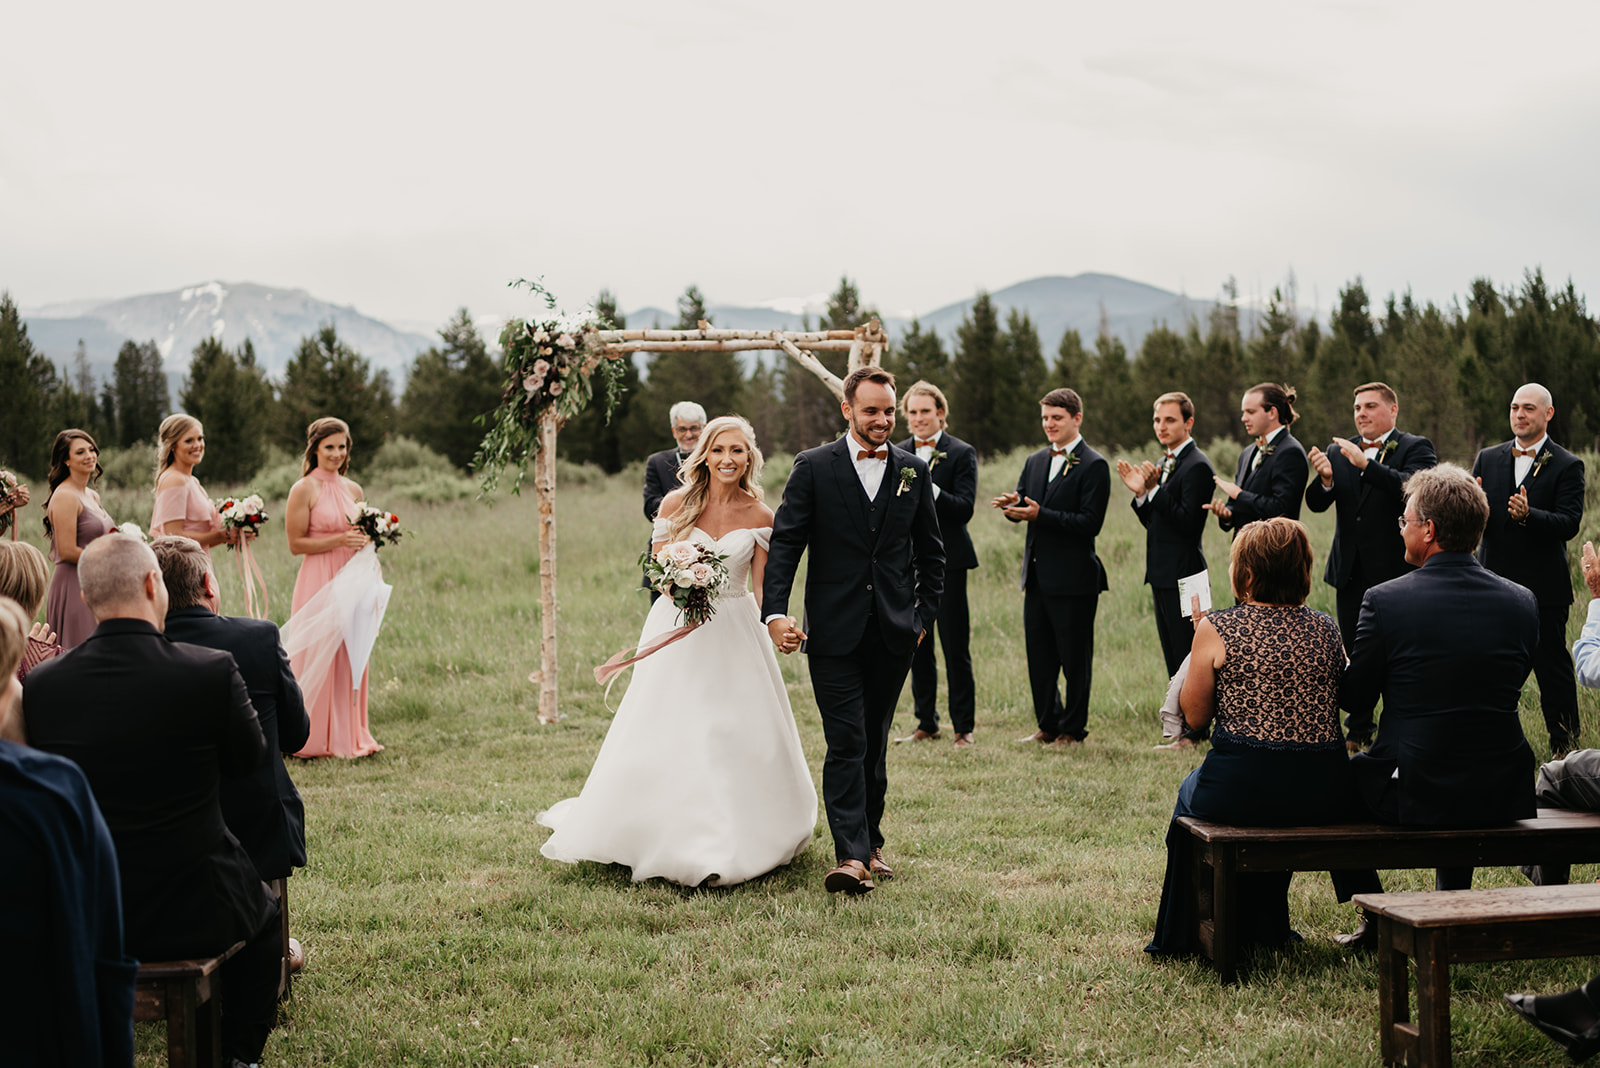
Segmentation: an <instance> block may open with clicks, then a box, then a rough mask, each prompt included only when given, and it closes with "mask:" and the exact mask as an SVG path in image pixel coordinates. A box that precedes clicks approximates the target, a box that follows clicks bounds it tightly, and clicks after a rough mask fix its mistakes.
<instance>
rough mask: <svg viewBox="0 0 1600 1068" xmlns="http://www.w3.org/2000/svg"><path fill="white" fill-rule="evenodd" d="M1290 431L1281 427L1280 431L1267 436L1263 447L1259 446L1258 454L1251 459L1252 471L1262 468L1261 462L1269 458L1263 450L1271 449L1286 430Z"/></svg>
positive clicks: (1257, 448)
mask: <svg viewBox="0 0 1600 1068" xmlns="http://www.w3.org/2000/svg"><path fill="white" fill-rule="evenodd" d="M1288 429H1289V428H1288V427H1286V426H1280V427H1279V428H1278V429H1276V430H1274V431H1273V432H1272V433H1270V434H1268V435H1267V440H1266V441H1265V442H1264V443H1262V444H1261V445H1257V446H1256V454H1255V456H1253V457H1251V459H1250V470H1252V471H1254V470H1255V469H1256V468H1258V467H1260V466H1261V461H1262V460H1265V459H1266V458H1267V457H1266V454H1265V453H1263V452H1262V451H1261V450H1262V449H1264V448H1269V447H1271V445H1272V443H1273V442H1274V441H1277V440H1278V435H1280V434H1282V433H1283V432H1284V431H1285V430H1288Z"/></svg>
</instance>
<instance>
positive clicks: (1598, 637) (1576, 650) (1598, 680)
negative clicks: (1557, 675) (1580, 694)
mask: <svg viewBox="0 0 1600 1068" xmlns="http://www.w3.org/2000/svg"><path fill="white" fill-rule="evenodd" d="M1572 664H1573V667H1574V668H1576V669H1577V676H1578V681H1579V682H1581V683H1582V684H1583V685H1585V686H1594V687H1597V688H1600V597H1596V598H1595V599H1594V600H1592V601H1590V602H1589V618H1588V619H1587V620H1585V621H1584V624H1583V632H1582V633H1581V634H1579V635H1578V640H1577V641H1575V642H1573V643H1572Z"/></svg>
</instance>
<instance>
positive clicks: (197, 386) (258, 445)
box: [178, 337, 273, 483]
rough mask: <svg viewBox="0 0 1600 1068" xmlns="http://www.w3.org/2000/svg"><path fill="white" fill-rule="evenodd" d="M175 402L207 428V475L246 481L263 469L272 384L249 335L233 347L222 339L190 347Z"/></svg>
mask: <svg viewBox="0 0 1600 1068" xmlns="http://www.w3.org/2000/svg"><path fill="white" fill-rule="evenodd" d="M178 403H179V404H180V405H182V407H183V410H184V411H185V412H187V413H188V414H189V415H192V416H194V417H195V418H196V419H198V420H200V422H201V424H202V425H203V426H204V427H205V431H206V458H205V473H206V478H208V479H210V480H213V481H216V482H221V483H232V482H244V481H246V480H248V479H249V478H250V477H251V476H253V475H254V474H255V473H256V472H257V471H259V470H260V469H261V464H262V462H263V461H264V460H265V459H266V452H267V436H268V433H269V432H270V430H271V419H272V407H273V396H272V385H271V383H269V382H268V381H267V376H266V375H265V374H264V373H262V370H261V368H260V367H259V366H257V365H256V354H255V346H254V345H253V344H252V343H251V342H250V339H249V338H246V339H245V340H244V343H243V344H241V345H240V346H239V349H238V351H232V350H230V349H228V348H227V347H225V346H224V345H223V344H222V339H221V338H216V337H208V338H206V339H205V340H204V341H202V342H200V344H198V345H196V346H195V347H194V353H193V355H192V356H191V357H190V360H189V373H188V376H187V377H186V378H185V379H184V382H183V388H182V389H181V390H180V391H179V393H178Z"/></svg>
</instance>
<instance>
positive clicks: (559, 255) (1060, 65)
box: [0, 0, 1600, 323]
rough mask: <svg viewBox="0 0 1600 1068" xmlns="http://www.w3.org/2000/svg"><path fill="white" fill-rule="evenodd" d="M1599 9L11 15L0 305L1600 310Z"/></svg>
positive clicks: (831, 6)
mask: <svg viewBox="0 0 1600 1068" xmlns="http://www.w3.org/2000/svg"><path fill="white" fill-rule="evenodd" d="M1597 31H1600V5H1597V4H1593V3H1581V4H1580V3H1566V4H1537V3H1523V4H1517V5H1512V4H1506V3H1503V2H1502V3H1494V4H1488V3H1463V2H1460V0H1456V2H1451V3H1405V2H1402V0H1389V2H1384V3H1365V2H1347V3H1318V4H1312V3H1302V4H1296V3H1284V2H1282V0H1275V2H1264V3H1235V2H1225V3H1211V4H1196V3H1193V2H1192V0H1173V2H1160V3H1122V4H1110V3H1103V2H1102V3H1095V4H1092V5H1091V4H1085V3H1078V2H1061V0H1036V2H1032V3H1011V2H1005V0H988V2H985V3H971V2H968V3H962V4H959V5H958V4H949V3H943V2H930V0H918V2H915V3H874V2H871V0H856V2H853V3H831V2H818V0H810V2H807V3H800V4H784V5H780V4H776V3H760V2H747V0H677V2H675V3H661V2H643V0H616V2H611V0H566V2H563V3H546V2H538V0H525V2H517V3H512V2H504V3H477V2H472V0H455V2H452V3H437V2H434V3H427V4H419V3H413V2H391V3H387V4H377V3H368V4H360V5H357V4H350V3H343V2H338V0H317V2H315V3H303V2H299V0H280V2H278V3H275V4H251V5H233V4H217V3H215V2H209V3H192V4H180V3H168V2H162V0H155V2H152V3H144V4H128V3H125V2H119V3H105V2H101V0H92V2H88V3H76V4H50V3H27V4H15V5H11V7H10V8H8V10H7V13H6V16H5V36H6V38H7V44H6V49H5V51H6V58H5V62H4V63H0V289H8V290H10V291H11V293H12V295H13V297H14V298H15V299H16V300H17V302H18V303H19V304H21V305H23V306H24V307H28V306H37V305H40V304H45V303H49V302H55V301H64V300H71V299H78V298H88V297H120V296H129V295H133V294H136V293H146V292H156V291H163V290H169V289H175V288H178V287H180V286H184V285H190V284H193V283H196V282H200V281H205V280H210V279H222V280H225V281H233V282H241V281H252V282H260V283H264V284H267V285H274V286H284V287H301V288H305V289H307V290H309V291H310V292H311V293H312V294H314V295H315V296H318V297H321V298H323V299H327V300H332V301H335V302H337V303H341V304H353V305H355V306H356V307H357V308H358V309H360V310H361V311H363V312H366V313H368V314H371V315H376V316H379V317H381V318H386V319H390V320H400V321H407V322H422V323H429V322H432V323H441V322H443V320H444V319H446V318H447V317H448V316H449V315H450V314H451V312H452V311H453V310H454V309H455V308H456V307H458V306H461V305H466V306H468V307H470V308H471V309H472V310H473V312H474V313H475V314H479V315H488V314H503V313H507V312H511V313H520V312H524V311H526V310H528V309H529V307H530V305H529V302H528V301H527V299H526V298H521V297H518V296H515V295H513V294H511V293H509V292H508V291H507V290H506V289H505V284H506V282H507V281H508V280H510V279H512V278H516V277H519V276H528V277H537V276H541V275H542V276H543V277H544V278H545V280H546V283H547V284H548V285H549V287H550V288H551V289H552V290H554V291H555V292H556V293H557V294H558V295H559V296H560V297H561V298H562V301H563V303H564V304H566V305H569V306H573V307H576V306H578V305H581V304H583V303H584V302H585V301H587V300H588V299H590V298H592V297H593V296H594V294H595V292H596V291H597V290H599V289H600V288H602V287H610V288H612V289H613V290H615V291H616V292H617V293H618V294H619V296H620V298H621V302H622V305H623V307H624V308H635V307H639V306H641V305H645V304H655V305H658V306H662V307H671V306H672V302H673V301H674V300H675V299H676V297H677V295H678V294H679V293H680V292H681V291H682V290H683V287H684V286H685V285H686V284H688V283H691V282H693V283H697V284H698V285H699V286H700V287H701V289H702V290H703V291H704V292H705V293H706V295H707V296H708V298H709V299H710V300H711V301H713V302H715V303H736V304H753V303H757V302H761V301H766V300H772V299H776V298H785V297H797V296H804V295H808V294H812V293H817V292H820V291H825V290H828V289H831V288H832V287H833V286H834V285H835V284H836V283H837V281H838V278H839V276H840V275H841V274H845V273H847V274H849V275H850V277H852V278H853V279H855V280H856V281H857V282H858V284H859V285H860V288H861V291H862V294H863V296H864V297H865V298H866V299H867V300H868V301H870V302H873V303H876V304H877V305H878V306H879V307H881V308H882V309H883V310H884V311H886V312H890V313H900V312H904V311H910V312H926V311H929V310H931V309H933V308H935V307H938V306H940V305H942V304H945V303H948V302H950V301H953V300H959V299H962V298H965V297H968V296H971V295H972V293H973V292H974V291H975V290H976V289H978V288H979V287H984V288H988V289H998V288H1001V287H1003V286H1006V285H1009V284H1011V283H1013V282H1017V281H1021V280H1023V279H1027V278H1031V277H1035V276H1038V275H1044V274H1068V275H1070V274H1078V273H1080V272H1083V271H1103V272H1109V273H1113V274H1119V275H1124V276H1126V277H1129V278H1134V279H1138V280H1140V281H1145V282H1150V283H1153V284H1155V285H1159V286H1163V287H1166V288H1170V289H1174V290H1182V291H1185V292H1187V293H1188V294H1190V295H1192V296H1201V297H1206V296H1213V295H1215V294H1216V292H1217V290H1218V287H1219V285H1220V283H1221V282H1222V280H1223V279H1225V278H1226V277H1227V276H1229V275H1236V276H1237V277H1238V279H1239V282H1240V285H1241V288H1242V289H1243V290H1244V291H1245V292H1246V293H1247V294H1249V293H1252V292H1260V291H1265V290H1270V288H1271V287H1272V286H1273V285H1274V284H1276V283H1278V282H1280V281H1281V280H1282V279H1283V278H1284V277H1285V275H1286V273H1287V272H1288V271H1289V270H1291V269H1292V270H1293V271H1294V272H1295V274H1296V276H1297V277H1298V281H1299V288H1300V302H1301V304H1302V305H1304V306H1307V307H1309V306H1311V305H1313V304H1316V305H1318V306H1320V307H1321V308H1322V309H1323V310H1324V314H1325V310H1326V308H1327V307H1328V305H1329V304H1330V302H1331V301H1332V300H1333V299H1334V296H1335V294H1336V293H1337V291H1338V289H1339V287H1340V286H1342V285H1343V284H1345V283H1346V282H1347V281H1348V280H1350V279H1351V278H1353V277H1355V276H1356V275H1362V276H1364V278H1365V280H1366V282H1367V285H1368V289H1369V291H1371V292H1373V293H1374V295H1375V296H1381V295H1382V294H1384V293H1387V292H1389V291H1391V290H1397V289H1404V288H1405V287H1407V286H1410V287H1411V288H1412V289H1413V291H1414V292H1415V293H1416V294H1417V295H1418V296H1419V297H1422V298H1429V299H1435V300H1440V301H1447V300H1449V299H1451V298H1452V297H1453V296H1454V295H1456V294H1459V293H1462V292H1463V291H1464V290H1465V289H1466V287H1467V285H1468V283H1469V281H1470V280H1471V279H1472V278H1473V277H1475V276H1478V275H1488V276H1490V277H1492V278H1493V279H1495V281H1496V282H1497V283H1499V284H1501V285H1502V286H1504V285H1507V284H1511V283H1515V282H1516V281H1517V280H1518V279H1519V278H1520V277H1521V275H1522V272H1523V270H1524V268H1527V267H1532V266H1542V267H1543V268H1544V270H1545V272H1546V274H1547V276H1549V277H1551V278H1552V279H1553V280H1555V281H1557V282H1560V283H1564V282H1565V280H1566V279H1567V278H1568V277H1570V278H1571V279H1572V280H1573V281H1574V282H1575V283H1576V284H1577V286H1578V288H1579V290H1580V291H1584V292H1586V293H1589V294H1591V295H1595V294H1600V206H1597V198H1600V194H1597V192H1596V189H1597V185H1600V181H1597V176H1600V167H1597V164H1600V147H1597V146H1600V136H1597V135H1600V62H1597V59H1596V41H1597V39H1600V33H1597Z"/></svg>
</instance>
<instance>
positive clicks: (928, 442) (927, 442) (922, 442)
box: [914, 438, 939, 449]
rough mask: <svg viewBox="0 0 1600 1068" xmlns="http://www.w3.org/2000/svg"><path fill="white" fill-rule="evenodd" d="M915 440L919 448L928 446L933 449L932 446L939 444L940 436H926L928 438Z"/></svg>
mask: <svg viewBox="0 0 1600 1068" xmlns="http://www.w3.org/2000/svg"><path fill="white" fill-rule="evenodd" d="M914 440H915V441H916V443H917V448H919V449H920V448H923V447H927V448H930V449H931V448H933V447H934V445H936V444H938V442H939V439H938V438H926V439H924V438H915V439H914Z"/></svg>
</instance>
